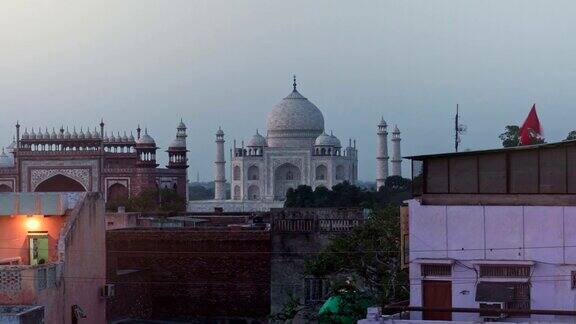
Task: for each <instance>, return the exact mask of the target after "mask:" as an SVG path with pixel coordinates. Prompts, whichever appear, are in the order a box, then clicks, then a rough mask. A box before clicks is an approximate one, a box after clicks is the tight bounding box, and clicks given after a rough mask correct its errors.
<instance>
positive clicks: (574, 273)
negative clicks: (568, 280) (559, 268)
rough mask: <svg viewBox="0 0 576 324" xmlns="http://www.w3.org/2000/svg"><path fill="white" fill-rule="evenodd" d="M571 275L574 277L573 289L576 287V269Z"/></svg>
mask: <svg viewBox="0 0 576 324" xmlns="http://www.w3.org/2000/svg"><path fill="white" fill-rule="evenodd" d="M571 277H572V289H576V271H572V273H571Z"/></svg>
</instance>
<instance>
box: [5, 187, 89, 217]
mask: <svg viewBox="0 0 576 324" xmlns="http://www.w3.org/2000/svg"><path fill="white" fill-rule="evenodd" d="M85 194H86V193H84V192H9V193H0V216H11V215H64V214H66V211H67V210H70V209H73V208H74V207H75V206H76V204H77V203H78V201H80V200H81V199H82V198H83V197H84V195H85Z"/></svg>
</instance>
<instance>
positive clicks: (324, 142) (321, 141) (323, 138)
mask: <svg viewBox="0 0 576 324" xmlns="http://www.w3.org/2000/svg"><path fill="white" fill-rule="evenodd" d="M314 145H316V146H332V137H331V136H330V135H328V134H326V133H324V132H323V133H322V134H320V136H318V137H316V140H315V141H314Z"/></svg>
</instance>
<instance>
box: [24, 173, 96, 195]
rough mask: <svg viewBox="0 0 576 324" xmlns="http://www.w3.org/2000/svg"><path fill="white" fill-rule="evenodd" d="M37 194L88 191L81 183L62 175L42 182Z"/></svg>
mask: <svg viewBox="0 0 576 324" xmlns="http://www.w3.org/2000/svg"><path fill="white" fill-rule="evenodd" d="M34 191H35V192H67V191H86V188H84V186H82V184H80V182H78V181H76V180H74V179H72V178H69V177H67V176H65V175H62V174H57V175H55V176H53V177H51V178H48V179H46V180H44V181H43V182H41V183H40V184H39V185H38V186H36V189H34Z"/></svg>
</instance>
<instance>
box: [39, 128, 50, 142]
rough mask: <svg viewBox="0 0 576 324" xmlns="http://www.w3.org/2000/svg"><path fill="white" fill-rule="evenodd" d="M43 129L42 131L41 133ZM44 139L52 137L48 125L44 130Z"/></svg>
mask: <svg viewBox="0 0 576 324" xmlns="http://www.w3.org/2000/svg"><path fill="white" fill-rule="evenodd" d="M41 132H42V131H40V133H41ZM42 138H43V139H50V134H49V133H48V127H46V129H45V130H44V134H42Z"/></svg>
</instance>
